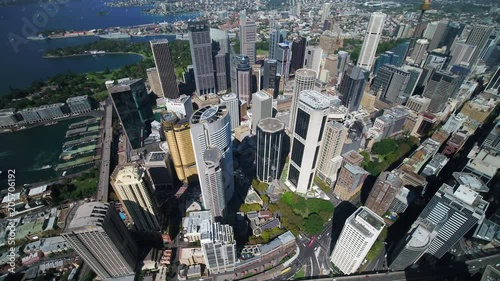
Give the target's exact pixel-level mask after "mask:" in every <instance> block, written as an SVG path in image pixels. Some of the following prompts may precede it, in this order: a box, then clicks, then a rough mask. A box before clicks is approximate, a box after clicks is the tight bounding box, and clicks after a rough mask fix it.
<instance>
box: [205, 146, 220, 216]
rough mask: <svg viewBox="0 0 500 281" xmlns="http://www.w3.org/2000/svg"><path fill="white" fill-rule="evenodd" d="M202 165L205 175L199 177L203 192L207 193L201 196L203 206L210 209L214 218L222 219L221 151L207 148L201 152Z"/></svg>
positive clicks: (215, 148)
mask: <svg viewBox="0 0 500 281" xmlns="http://www.w3.org/2000/svg"><path fill="white" fill-rule="evenodd" d="M203 165H204V166H205V173H204V174H200V175H199V176H200V178H202V179H201V180H203V181H204V182H205V184H206V186H205V189H204V190H205V192H206V193H208V194H207V196H203V204H204V205H205V207H206V208H210V212H211V213H212V216H213V217H214V218H222V217H224V215H225V213H226V199H225V195H224V176H223V175H222V169H223V158H222V151H221V150H220V149H219V148H217V147H210V146H209V147H207V149H205V152H203Z"/></svg>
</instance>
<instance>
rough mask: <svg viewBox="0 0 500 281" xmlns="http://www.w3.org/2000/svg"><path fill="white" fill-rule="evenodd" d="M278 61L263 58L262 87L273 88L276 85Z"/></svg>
mask: <svg viewBox="0 0 500 281" xmlns="http://www.w3.org/2000/svg"><path fill="white" fill-rule="evenodd" d="M277 68H278V61H277V60H273V59H265V60H264V77H263V78H262V88H263V89H269V88H272V89H274V88H275V87H276V73H277Z"/></svg>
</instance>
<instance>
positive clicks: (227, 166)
mask: <svg viewBox="0 0 500 281" xmlns="http://www.w3.org/2000/svg"><path fill="white" fill-rule="evenodd" d="M189 123H190V125H191V138H192V141H193V150H194V154H195V158H196V168H197V169H198V175H200V187H201V193H202V197H203V204H204V206H205V208H206V209H211V208H212V206H211V205H214V204H216V205H218V206H225V204H226V202H228V201H229V200H230V199H231V197H232V196H233V193H234V177H233V150H232V146H231V119H230V116H229V111H228V109H227V108H226V107H225V106H217V105H215V106H206V107H203V108H201V109H198V110H197V111H195V112H194V113H193V115H192V116H191V119H190V121H189ZM209 147H210V148H218V149H220V151H221V154H222V167H221V170H222V176H223V179H222V181H223V183H224V184H223V187H222V189H223V193H224V198H212V195H211V192H210V185H209V183H208V182H207V179H206V177H204V175H206V174H207V166H206V164H205V159H204V155H205V151H206V150H207V149H208V148H209ZM214 200H217V203H214ZM222 209H224V208H222Z"/></svg>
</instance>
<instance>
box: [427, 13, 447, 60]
mask: <svg viewBox="0 0 500 281" xmlns="http://www.w3.org/2000/svg"><path fill="white" fill-rule="evenodd" d="M448 23H449V20H446V19H443V20H441V21H440V22H439V23H438V24H437V27H436V31H435V32H434V35H433V36H432V39H431V42H430V43H429V52H430V51H432V50H434V49H436V48H439V47H440V46H439V44H440V43H441V40H442V39H443V37H444V35H445V33H446V29H447V28H448Z"/></svg>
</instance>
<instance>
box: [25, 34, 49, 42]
mask: <svg viewBox="0 0 500 281" xmlns="http://www.w3.org/2000/svg"><path fill="white" fill-rule="evenodd" d="M26 39H28V40H35V41H37V40H45V39H47V37H45V36H43V35H41V34H40V35H38V36H28V37H26Z"/></svg>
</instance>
